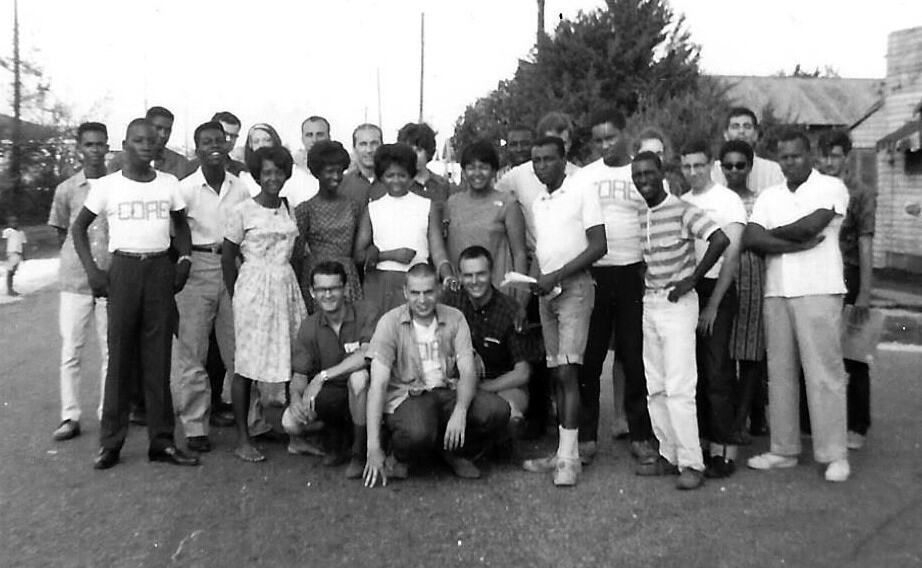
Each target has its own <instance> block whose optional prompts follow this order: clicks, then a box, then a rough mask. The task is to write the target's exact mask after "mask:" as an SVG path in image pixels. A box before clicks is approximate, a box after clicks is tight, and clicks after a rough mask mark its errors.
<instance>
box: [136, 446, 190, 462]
mask: <svg viewBox="0 0 922 568" xmlns="http://www.w3.org/2000/svg"><path fill="white" fill-rule="evenodd" d="M147 459H149V460H150V461H152V462H165V463H169V464H173V465H199V463H200V462H199V460H198V458H196V457H193V456H190V455H188V454H185V453H183V452H182V451H181V450H179V449H178V448H177V447H176V446H167V447H165V448H163V449H162V450H148V451H147Z"/></svg>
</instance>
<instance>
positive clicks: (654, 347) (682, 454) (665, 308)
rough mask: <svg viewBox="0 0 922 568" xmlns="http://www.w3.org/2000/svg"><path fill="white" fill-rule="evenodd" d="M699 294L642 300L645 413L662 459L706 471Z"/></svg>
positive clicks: (655, 293) (653, 295) (658, 295)
mask: <svg viewBox="0 0 922 568" xmlns="http://www.w3.org/2000/svg"><path fill="white" fill-rule="evenodd" d="M697 324H698V295H697V294H696V293H695V291H694V290H692V291H691V292H689V293H687V294H685V295H684V296H682V297H681V298H679V300H678V301H677V302H675V303H673V302H670V301H669V300H667V299H666V293H665V292H660V291H649V290H648V291H647V293H646V294H645V295H644V299H643V364H644V370H645V372H646V376H647V409H648V410H649V412H650V422H651V424H652V425H653V433H654V434H655V435H656V439H657V440H659V452H660V454H661V455H662V456H663V457H664V458H666V459H667V460H669V462H670V463H672V464H677V465H678V466H679V467H681V468H689V467H690V468H692V469H696V470H698V471H703V470H704V460H703V458H702V456H701V441H700V440H699V439H698V414H697V407H696V404H695V389H696V387H697V384H698V371H697V365H696V361H695V327H696V326H697Z"/></svg>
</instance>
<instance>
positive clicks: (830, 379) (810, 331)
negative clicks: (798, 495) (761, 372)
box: [762, 294, 848, 463]
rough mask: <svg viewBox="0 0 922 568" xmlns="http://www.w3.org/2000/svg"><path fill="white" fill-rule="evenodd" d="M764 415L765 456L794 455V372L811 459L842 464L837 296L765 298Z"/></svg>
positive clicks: (842, 400) (842, 390)
mask: <svg viewBox="0 0 922 568" xmlns="http://www.w3.org/2000/svg"><path fill="white" fill-rule="evenodd" d="M762 311H763V315H764V320H765V340H766V347H767V350H768V403H769V404H768V411H769V420H770V424H771V451H772V453H774V454H778V455H780V456H796V455H798V454H799V453H800V449H801V448H800V384H799V378H800V369H801V368H803V370H804V378H805V381H806V386H807V406H808V408H809V410H810V426H811V430H812V432H813V456H814V457H815V458H816V461H818V462H821V463H829V462H831V461H835V460H839V459H845V458H846V457H847V456H848V450H847V449H846V445H845V443H846V437H847V435H846V397H845V392H846V385H847V380H846V375H845V366H844V364H843V363H842V345H841V343H840V341H839V334H840V332H841V322H840V320H841V314H842V296H840V295H833V294H830V295H823V296H801V297H799V298H765V303H764V304H763V308H762Z"/></svg>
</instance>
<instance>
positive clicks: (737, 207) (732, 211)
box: [682, 183, 746, 278]
mask: <svg viewBox="0 0 922 568" xmlns="http://www.w3.org/2000/svg"><path fill="white" fill-rule="evenodd" d="M682 199H684V200H685V201H687V202H689V203H691V204H692V205H694V206H695V207H697V208H698V209H701V210H702V211H704V212H705V213H706V214H707V216H708V217H710V218H711V220H712V221H714V222H715V223H717V225H718V226H719V227H720V228H721V229H724V228H726V227H727V225H731V224H733V223H739V224H740V227H745V226H746V206H745V205H743V200H742V199H740V196H739V195H737V194H736V192H735V191H733V190H732V189H730V188H728V187H725V186H723V185H720V184H717V183H715V184H714V185H712V186H711V187H709V188H708V189H706V190H704V191H703V192H701V193H695V192H694V191H689V192H688V193H686V194H685V195H683V196H682ZM707 250H708V242H707V241H702V240H700V239H699V240H696V241H695V259H696V260H697V261H698V262H701V259H702V258H704V253H706V252H707ZM723 262H724V259H723V256H721V257H720V258H719V259H717V262H715V263H714V266H712V267H711V269H710V270H708V271H707V274H705V275H704V277H705V278H717V277H718V276H719V275H720V267H721V266H722V265H723Z"/></svg>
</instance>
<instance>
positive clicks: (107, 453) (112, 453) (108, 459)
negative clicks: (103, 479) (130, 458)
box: [93, 448, 119, 469]
mask: <svg viewBox="0 0 922 568" xmlns="http://www.w3.org/2000/svg"><path fill="white" fill-rule="evenodd" d="M118 454H119V451H118V450H107V449H106V448H101V449H100V450H99V453H98V454H97V455H96V459H95V460H93V469H109V468H110V467H112V466H114V465H115V464H117V463H118Z"/></svg>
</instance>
